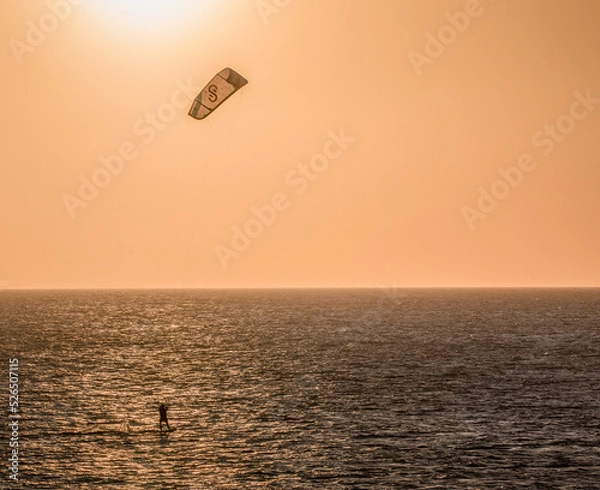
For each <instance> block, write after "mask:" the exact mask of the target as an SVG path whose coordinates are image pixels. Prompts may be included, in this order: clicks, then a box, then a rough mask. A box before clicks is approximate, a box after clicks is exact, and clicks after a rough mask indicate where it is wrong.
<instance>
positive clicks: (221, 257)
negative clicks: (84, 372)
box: [0, 0, 600, 288]
mask: <svg viewBox="0 0 600 490" xmlns="http://www.w3.org/2000/svg"><path fill="white" fill-rule="evenodd" d="M154 3H155V6H154V7H152V9H150V8H148V7H147V8H144V6H148V5H149V2H148V1H140V0H137V1H135V0H118V1H117V0H77V1H76V0H48V1H47V2H43V1H40V0H19V1H18V2H17V1H13V2H7V1H5V2H2V3H1V4H0V9H1V15H0V32H1V33H2V39H3V40H4V41H3V42H4V46H5V48H4V50H3V51H2V53H1V58H0V64H1V66H2V74H3V76H2V77H1V78H0V84H1V86H2V94H3V96H4V97H3V102H2V107H3V109H4V117H3V118H1V119H0V129H1V131H0V138H1V139H2V145H1V149H2V159H1V165H2V171H1V178H0V224H1V230H2V240H1V241H0V287H14V288H53V287H326V286H333V287H362V286H382V285H387V286H392V285H395V286H406V287H410V286H419V287H420V286H600V254H599V253H598V245H599V243H600V226H599V223H600V192H598V186H599V185H600V161H599V155H600V139H599V138H598V131H599V129H600V64H599V63H598V60H599V59H600V56H599V55H600V38H599V37H598V34H597V26H598V22H599V21H600V2H597V1H595V0H571V1H561V0H552V1H550V0H521V1H507V0H495V1H493V0H481V1H477V0H468V1H462V0H461V1H454V0H452V1H450V0H444V1H442V0H439V1H433V0H432V1H422V2H421V1H419V2H417V1H414V0H352V1H351V0H291V1H288V2H285V1H283V0H204V1H202V0H189V1H185V0H177V1H176V0H164V1H163V2H161V1H156V2H154ZM161 3H162V4H163V5H161ZM164 4H166V5H168V8H165V7H164ZM119 5H120V7H119ZM160 8H162V10H159V9H160ZM453 24H454V27H453ZM440 38H441V41H443V43H442V42H441V41H440ZM226 66H230V67H232V68H234V69H235V70H237V71H239V72H240V73H241V74H242V75H243V76H245V77H246V78H247V79H248V80H249V84H248V85H247V86H246V87H244V88H243V89H242V90H241V91H240V92H239V93H237V94H235V95H234V96H233V97H232V98H231V99H229V100H228V101H226V102H225V103H224V104H223V105H222V106H221V107H220V108H218V109H217V111H216V112H215V113H214V114H212V115H211V116H210V117H209V118H207V119H205V120H203V121H196V120H193V119H192V118H190V117H188V116H187V109H188V107H189V105H190V103H191V100H190V99H189V97H190V96H193V95H194V94H193V92H197V91H199V89H200V88H202V86H203V85H204V84H205V83H206V82H208V81H209V80H210V79H211V78H212V76H213V75H214V74H215V73H217V72H218V71H219V70H221V69H222V68H224V67H226ZM190 94H191V95H190ZM332 135H333V136H332ZM119 151H121V152H122V154H123V155H125V156H126V157H127V158H128V160H127V161H124V163H123V167H122V168H121V169H119V168H117V167H116V165H117V160H114V159H113V160H112V162H113V171H114V174H110V173H108V171H103V170H102V169H104V165H103V163H102V162H103V160H102V158H103V157H109V156H110V155H114V154H116V153H118V152H119ZM324 151H325V152H326V153H327V155H329V156H326V155H325V154H324V153H323V152H324ZM519 164H521V167H520V168H519ZM499 168H502V169H504V170H502V171H501V170H499ZM502 174H503V175H504V177H502ZM94 175H95V176H96V179H102V178H107V179H108V180H105V181H101V182H102V183H103V184H106V185H105V187H103V188H100V189H97V190H96V191H94V190H90V188H88V189H87V194H85V192H84V193H83V194H80V192H81V189H80V187H81V182H82V181H81V178H82V177H83V178H84V179H92V178H93V176H94ZM107 176H108V177H107ZM84 191H85V189H84ZM69 196H70V197H69ZM481 196H484V197H481ZM494 196H495V197H494ZM273 199H275V202H273ZM76 202H77V203H79V205H77V206H75V205H74V204H73V203H76ZM67 203H71V204H70V205H69V204H67ZM265 206H268V208H265ZM274 206H275V207H274ZM259 209H262V211H258V210H259ZM261 212H262V219H263V221H264V222H265V223H266V224H265V223H261V222H260V221H257V218H256V216H255V215H256V214H257V213H258V214H260V213H261ZM242 234H243V236H242ZM248 235H251V236H248Z"/></svg>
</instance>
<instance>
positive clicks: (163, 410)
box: [158, 403, 171, 432]
mask: <svg viewBox="0 0 600 490" xmlns="http://www.w3.org/2000/svg"><path fill="white" fill-rule="evenodd" d="M167 410H169V407H165V406H164V404H162V403H161V404H160V407H158V412H159V413H160V422H159V423H158V425H159V427H160V431H161V432H162V424H163V422H164V423H165V424H167V430H168V431H170V430H171V428H170V427H169V419H168V418H167Z"/></svg>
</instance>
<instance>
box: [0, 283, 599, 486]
mask: <svg viewBox="0 0 600 490" xmlns="http://www.w3.org/2000/svg"><path fill="white" fill-rule="evenodd" d="M0 332H1V339H2V340H1V346H0V354H1V362H2V363H3V364H4V366H3V368H2V369H1V370H0V371H1V372H3V373H4V375H3V376H4V378H5V379H4V380H3V381H2V391H1V396H2V398H3V400H2V406H3V410H2V412H1V413H2V416H3V418H4V419H5V420H4V423H3V424H2V426H3V429H2V433H1V434H0V437H1V439H0V443H1V449H0V453H1V454H2V461H3V463H2V466H1V469H0V473H1V475H0V488H1V489H4V488H6V489H13V488H14V489H61V490H64V489H77V490H85V489H105V490H110V489H115V490H117V489H118V490H134V489H140V490H141V489H144V490H147V489H427V490H433V489H461V490H462V489H466V490H476V489H573V490H585V489H599V488H600V290H599V289H385V288H381V289H322V290H317V289H307V290H293V289H282V290H275V289H273V290H267V289H263V290H101V291H100V290H98V291H91V290H90V291H66V290H61V291H9V290H5V291H0ZM11 360H12V361H13V364H10V362H9V361H11ZM15 360H17V361H18V364H16V365H18V383H17V385H18V386H17V390H18V406H17V407H16V408H17V411H16V413H13V412H12V411H11V410H12V408H14V407H10V404H9V400H11V398H10V396H11V393H10V392H9V372H10V371H9V368H10V366H11V365H15V364H14V361H15ZM13 381H14V376H13ZM12 389H13V390H14V389H15V388H14V387H13V388H12ZM13 400H14V399H13ZM161 403H162V404H165V405H166V406H167V407H168V412H167V413H168V418H169V426H170V428H171V429H175V430H172V431H170V432H167V431H166V430H165V431H163V432H162V433H161V431H160V428H159V412H158V408H159V406H160V404H161ZM15 417H16V418H17V419H18V430H17V437H18V439H17V442H18V462H17V471H18V473H17V475H18V480H17V481H15V480H12V479H11V478H10V475H12V474H14V466H15V465H14V464H13V462H11V461H10V458H11V457H12V456H11V455H12V453H11V451H12V449H11V447H10V441H11V437H14V433H13V432H11V430H12V429H11V428H10V427H9V423H10V422H11V421H13V420H14V418H15ZM165 427H166V426H163V429H164V428H165Z"/></svg>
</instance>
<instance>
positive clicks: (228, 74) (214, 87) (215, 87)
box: [188, 68, 248, 119]
mask: <svg viewBox="0 0 600 490" xmlns="http://www.w3.org/2000/svg"><path fill="white" fill-rule="evenodd" d="M247 83H248V80H246V79H245V78H244V77H243V76H242V75H240V74H239V73H237V72H236V71H234V70H232V69H231V68H225V69H224V70H221V71H220V72H219V73H217V74H216V75H215V76H214V78H213V79H212V80H211V81H210V82H208V84H207V85H206V87H204V88H203V89H202V92H200V93H199V94H198V96H197V97H196V98H195V99H194V102H193V103H192V107H190V112H188V114H189V115H190V116H192V117H193V118H194V119H204V118H205V117H207V116H208V115H210V114H211V113H212V111H214V110H215V109H216V108H217V107H219V106H220V105H221V104H222V103H223V102H225V101H226V100H227V99H228V98H229V97H230V96H232V95H233V94H234V93H235V92H237V91H238V90H239V89H240V88H242V87H243V86H244V85H246V84H247Z"/></svg>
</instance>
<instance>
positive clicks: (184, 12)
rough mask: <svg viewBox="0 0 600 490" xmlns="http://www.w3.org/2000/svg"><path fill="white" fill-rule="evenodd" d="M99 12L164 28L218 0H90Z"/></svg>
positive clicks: (138, 24) (134, 24) (126, 21)
mask: <svg viewBox="0 0 600 490" xmlns="http://www.w3.org/2000/svg"><path fill="white" fill-rule="evenodd" d="M91 1H92V2H93V6H94V8H95V9H96V10H97V11H98V13H100V14H102V15H104V16H106V17H107V18H108V19H112V20H117V21H118V22H119V23H120V24H123V25H126V26H128V27H131V28H133V29H156V30H159V29H165V28H169V27H172V26H173V25H176V24H178V23H180V22H183V21H185V20H186V19H187V18H189V16H190V15H196V14H199V13H201V12H202V10H203V9H205V8H206V7H208V6H209V5H210V4H214V3H215V2H216V1H218V0H91Z"/></svg>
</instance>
